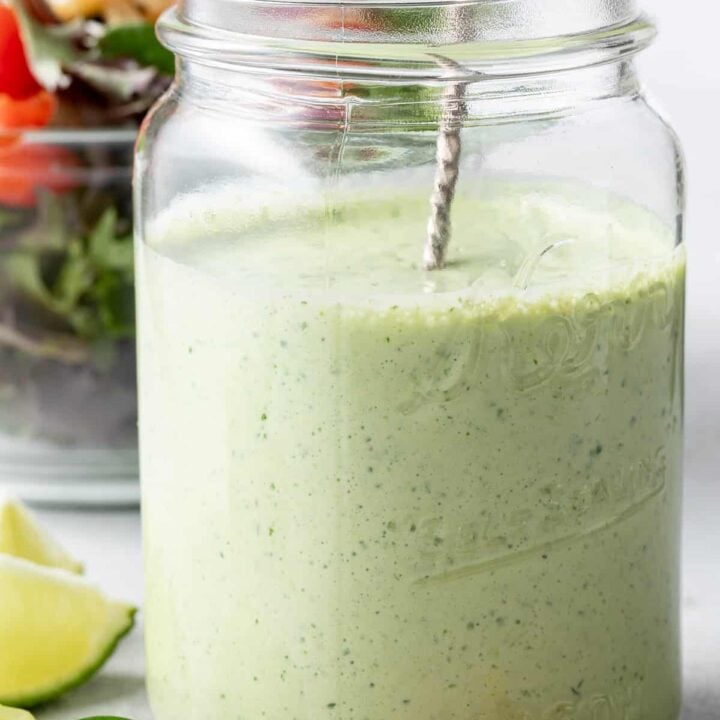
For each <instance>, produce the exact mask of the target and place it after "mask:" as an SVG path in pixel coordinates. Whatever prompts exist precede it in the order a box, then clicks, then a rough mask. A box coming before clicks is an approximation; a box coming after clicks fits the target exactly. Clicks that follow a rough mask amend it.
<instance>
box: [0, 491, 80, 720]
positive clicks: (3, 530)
mask: <svg viewBox="0 0 720 720" xmlns="http://www.w3.org/2000/svg"><path fill="white" fill-rule="evenodd" d="M0 553H5V554H6V555H13V556H15V557H19V558H23V559H25V560H30V561H31V562H34V563H38V565H46V566H47V567H56V568H62V569H63V570H69V571H70V572H74V573H81V572H82V569H83V566H82V563H79V562H78V561H77V560H75V559H74V558H72V557H71V556H70V555H69V554H68V553H67V552H65V550H63V548H61V547H60V545H58V544H57V543H56V542H55V541H54V540H53V539H52V538H51V537H50V536H49V535H48V534H47V533H46V532H45V531H44V530H43V529H42V528H41V527H40V525H39V524H38V522H37V520H36V519H35V516H34V515H33V513H31V512H30V510H28V509H27V508H26V507H25V506H24V505H23V504H22V503H21V502H18V501H17V500H4V501H0ZM0 720H2V716H0Z"/></svg>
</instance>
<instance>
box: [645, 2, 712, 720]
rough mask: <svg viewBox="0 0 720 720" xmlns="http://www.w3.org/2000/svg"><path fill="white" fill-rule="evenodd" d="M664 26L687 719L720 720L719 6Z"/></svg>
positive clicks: (653, 66)
mask: <svg viewBox="0 0 720 720" xmlns="http://www.w3.org/2000/svg"><path fill="white" fill-rule="evenodd" d="M645 9H646V10H647V11H648V13H649V14H651V15H652V16H653V17H654V18H655V20H656V21H657V24H658V28H659V35H658V39H657V40H656V42H655V44H654V45H653V46H652V47H651V48H650V49H649V50H647V51H645V52H644V53H643V55H642V56H641V57H640V58H639V59H638V63H639V65H640V71H641V72H640V75H641V78H642V79H643V81H644V85H645V87H646V91H647V94H648V95H649V96H650V97H651V99H652V100H653V102H654V104H655V105H656V106H658V107H659V108H660V110H661V111H662V112H663V114H664V115H665V116H666V118H667V119H668V120H669V121H670V122H671V124H672V125H673V127H674V128H675V130H676V131H677V133H678V135H679V136H680V140H681V142H682V145H683V148H684V151H685V158H686V167H687V180H688V183H687V184H688V203H687V223H686V231H687V233H686V240H687V243H688V249H689V271H688V308H687V351H686V352H687V356H686V357H687V365H686V391H687V394H686V428H687V433H686V437H687V444H686V461H685V477H686V493H685V552H684V562H685V572H684V577H685V585H684V599H685V615H684V621H685V622H684V625H685V628H684V629H685V663H686V697H687V705H688V710H687V711H686V716H687V717H688V718H689V719H690V718H691V719H692V720H696V718H697V720H700V719H702V720H718V719H720V223H719V222H718V221H719V220H720V121H719V120H720V43H719V42H718V27H720V6H718V5H717V4H716V3H715V2H712V1H710V0H645Z"/></svg>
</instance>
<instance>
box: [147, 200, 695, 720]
mask: <svg viewBox="0 0 720 720" xmlns="http://www.w3.org/2000/svg"><path fill="white" fill-rule="evenodd" d="M480 198H481V199H480V200H478V199H477V198H475V199H473V200H471V199H470V197H469V196H465V197H464V196H462V195H461V196H459V197H458V198H457V200H456V205H455V207H454V209H453V223H454V237H453V241H452V246H451V249H450V258H451V260H452V262H451V264H450V266H449V267H448V268H447V269H446V270H443V271H441V272H434V273H426V272H424V271H423V270H422V269H420V267H419V261H420V258H421V253H422V238H423V234H424V226H425V221H426V215H427V200H426V199H425V198H424V197H423V195H422V194H421V192H418V193H417V195H416V196H413V197H409V196H408V197H402V196H399V195H398V196H397V197H394V198H393V199H392V200H388V199H387V197H386V198H385V199H384V200H382V201H378V200H377V199H376V198H375V199H373V198H368V199H365V200H361V201H356V202H353V203H350V202H347V203H343V202H339V203H336V204H335V206H334V207H333V208H331V209H327V208H325V207H321V206H316V207H315V208H314V209H313V208H312V207H311V209H310V210H302V211H301V210H299V209H298V208H297V207H295V208H293V207H292V204H291V203H290V204H288V205H283V207H285V208H286V209H285V212H284V214H282V215H281V214H280V213H279V212H277V210H273V209H269V210H264V211H262V212H260V211H258V212H256V213H255V214H254V215H251V214H250V213H249V211H248V209H247V208H246V207H242V203H240V204H239V205H238V206H236V207H235V208H233V206H232V205H230V204H228V202H227V201H226V200H224V199H223V198H222V193H218V194H216V195H213V196H206V197H202V196H197V197H189V198H186V199H185V200H184V201H183V202H181V203H178V206H177V207H175V208H171V209H170V210H169V211H168V212H167V213H166V214H165V215H164V216H163V217H162V218H161V219H160V220H158V222H156V223H155V225H154V226H153V227H152V228H151V230H150V232H149V233H148V236H147V238H146V241H147V242H146V243H145V244H142V245H140V247H139V254H138V283H139V321H140V339H139V344H140V390H141V455H142V475H143V493H144V523H145V548H146V569H147V601H146V610H147V647H148V679H149V687H150V693H151V698H152V703H153V707H154V709H155V713H156V717H157V719H158V720H177V718H183V720H210V719H212V720H215V719H216V718H217V719H218V720H219V719H220V718H223V719H225V718H227V719H228V720H230V719H232V720H235V719H238V720H260V719H261V718H267V719H268V720H293V719H297V720H332V719H338V720H355V719H357V720H390V719H391V718H397V719H398V720H400V719H402V720H455V719H457V720H545V719H547V720H550V719H553V720H556V719H560V718H562V720H630V719H632V720H673V719H674V718H675V716H676V713H677V709H678V703H679V689H678V684H679V679H678V678H679V675H678V647H677V643H678V628H677V603H678V597H677V585H678V565H677V545H678V514H679V494H680V490H679V481H680V450H681V372H682V363H681V341H682V313H683V278H684V275H683V273H684V262H683V257H682V254H681V252H680V251H679V250H678V249H676V248H674V237H673V233H672V231H671V230H670V229H668V228H666V227H665V226H664V225H662V224H661V223H660V222H659V221H658V220H656V219H655V218H654V217H653V216H652V215H651V214H650V213H649V212H647V211H645V210H642V209H640V208H638V207H636V206H633V205H630V204H627V203H623V202H621V201H618V200H614V199H612V198H608V197H606V196H600V195H593V194H591V193H588V192H587V191H579V190H577V191H573V192H572V193H568V192H566V191H560V190H558V189H552V188H546V187H543V188H534V189H533V188H532V187H530V186H527V187H523V186H518V187H511V186H498V187H495V188H485V189H484V190H483V192H482V193H481V194H480ZM298 204H299V203H298ZM278 205H279V203H278V202H277V201H276V204H275V207H277V206H278Z"/></svg>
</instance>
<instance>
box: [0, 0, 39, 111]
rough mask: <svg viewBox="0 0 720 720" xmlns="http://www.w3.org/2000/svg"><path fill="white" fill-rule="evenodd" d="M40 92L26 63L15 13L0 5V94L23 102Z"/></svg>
mask: <svg viewBox="0 0 720 720" xmlns="http://www.w3.org/2000/svg"><path fill="white" fill-rule="evenodd" d="M40 90H42V87H41V86H40V83H38V81H37V80H36V79H35V77H34V76H33V74H32V72H31V70H30V66H29V64H28V61H27V55H26V54H25V48H24V46H23V42H22V37H21V36H20V28H19V26H18V22H17V18H16V17H15V13H14V12H13V11H12V10H11V9H10V8H9V7H7V6H6V5H3V4H2V3H0V93H4V94H6V95H9V96H10V97H11V98H15V99H16V100H24V99H25V98H29V97H30V96H31V95H35V94H36V93H37V92H38V91H40Z"/></svg>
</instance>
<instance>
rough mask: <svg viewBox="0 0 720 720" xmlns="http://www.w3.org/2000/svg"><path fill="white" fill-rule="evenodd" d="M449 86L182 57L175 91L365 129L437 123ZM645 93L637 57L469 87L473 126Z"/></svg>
mask: <svg viewBox="0 0 720 720" xmlns="http://www.w3.org/2000/svg"><path fill="white" fill-rule="evenodd" d="M449 82H451V80H447V81H443V80H433V81H426V82H423V83H418V82H416V81H412V80H410V79H403V80H399V79H397V78H395V79H392V80H388V79H385V78H380V79H378V78H374V79H362V80H361V79H358V78H357V77H355V78H346V77H342V76H336V77H335V78H332V79H330V78H327V77H325V76H321V77H312V76H307V75H304V74H303V75H288V74H268V73H264V72H263V73H253V72H239V71H238V69H237V68H232V69H231V68H227V67H221V66H215V65H211V64H207V63H204V62H198V61H196V60H191V59H183V60H181V61H180V62H179V63H178V76H177V80H176V86H175V87H176V91H177V92H179V93H181V94H182V95H183V96H184V97H185V98H186V99H188V100H189V101H190V102H193V103H195V104H197V105H199V106H202V107H205V108H208V109H213V108H215V109H216V110H217V111H218V112H221V113H222V114H228V113H231V114H233V115H235V116H237V117H242V118H247V119H250V120H252V119H255V120H258V121H266V120H273V121H275V122H280V123H287V124H295V123H300V124H302V125H303V126H305V127H307V126H308V125H309V124H311V125H313V126H315V127H318V128H321V127H324V126H327V125H330V126H334V125H336V124H337V123H341V124H345V123H347V122H348V120H349V119H350V118H352V123H353V126H354V127H356V128H357V129H358V130H361V129H362V128H367V129H368V130H372V129H373V128H378V127H388V126H392V127H396V128H397V127H398V126H402V127H403V128H404V129H407V127H408V126H418V127H421V126H435V125H437V122H438V120H439V118H440V116H441V114H442V112H443V109H442V97H443V92H444V90H445V88H446V87H447V85H448V83H449ZM639 91H640V88H639V84H638V79H637V75H636V72H635V66H634V62H633V60H632V58H624V59H622V60H618V61H616V62H610V63H606V64H602V65H591V66H589V67H581V68H575V69H572V70H564V71H561V72H545V73H537V74H531V75H525V76H515V75H513V76H509V77H475V78H474V79H473V80H472V81H471V82H468V83H467V84H466V89H465V102H466V104H467V109H468V116H467V120H466V124H467V125H472V124H483V123H486V122H487V123H497V122H499V121H508V122H512V121H513V120H524V121H526V120H528V119H532V118H533V117H537V118H552V117H557V116H561V115H566V114H568V113H576V112H579V111H582V109H583V108H585V107H587V106H588V105H589V104H592V103H594V102H596V101H599V100H608V99H611V98H631V97H634V96H636V95H637V94H638V93H639Z"/></svg>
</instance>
